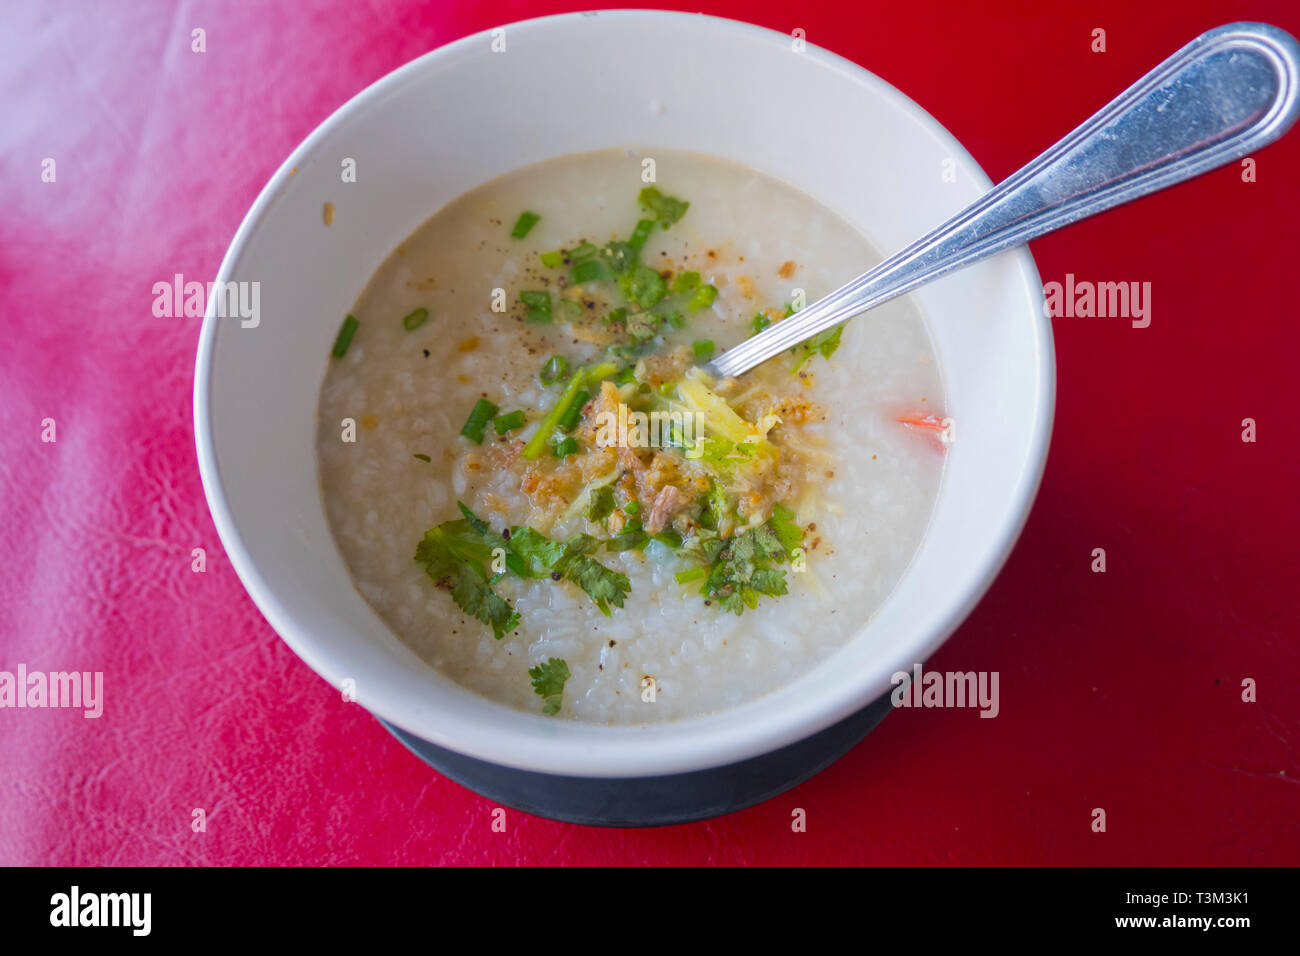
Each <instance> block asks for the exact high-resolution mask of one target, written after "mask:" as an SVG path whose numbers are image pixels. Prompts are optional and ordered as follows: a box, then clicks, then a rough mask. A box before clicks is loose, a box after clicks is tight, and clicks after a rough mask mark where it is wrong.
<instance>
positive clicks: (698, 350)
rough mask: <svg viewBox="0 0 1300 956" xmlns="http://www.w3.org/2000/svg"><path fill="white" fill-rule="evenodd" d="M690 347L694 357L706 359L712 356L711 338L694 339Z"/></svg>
mask: <svg viewBox="0 0 1300 956" xmlns="http://www.w3.org/2000/svg"><path fill="white" fill-rule="evenodd" d="M691 348H692V349H694V350H695V358H696V359H698V360H701V361H708V360H709V359H711V358H713V348H714V345H713V341H712V339H696V340H695V341H694V342H692V343H691Z"/></svg>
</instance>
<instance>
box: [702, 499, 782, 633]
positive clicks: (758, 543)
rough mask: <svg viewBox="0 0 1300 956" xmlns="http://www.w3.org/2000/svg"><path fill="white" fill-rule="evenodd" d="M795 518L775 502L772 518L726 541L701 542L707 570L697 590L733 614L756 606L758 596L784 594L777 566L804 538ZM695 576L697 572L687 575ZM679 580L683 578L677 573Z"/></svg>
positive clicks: (780, 572)
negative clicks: (702, 582)
mask: <svg viewBox="0 0 1300 956" xmlns="http://www.w3.org/2000/svg"><path fill="white" fill-rule="evenodd" d="M794 517H795V515H794V512H793V511H791V510H790V509H789V508H787V507H785V506H784V505H780V504H778V505H776V506H775V507H774V508H773V510H772V517H770V518H769V519H768V520H767V521H766V522H764V523H763V524H761V525H759V526H758V527H756V528H748V529H746V530H744V531H741V532H739V533H738V534H734V535H732V536H731V537H730V538H727V539H725V540H721V539H716V538H715V539H710V540H705V541H703V542H701V550H700V552H699V554H700V556H702V557H704V558H705V559H706V562H707V565H708V571H707V575H705V577H704V584H703V586H702V587H701V588H700V593H701V594H703V595H704V596H705V597H706V598H708V599H710V600H714V601H717V602H718V604H719V605H720V606H721V607H722V608H723V610H726V611H731V612H732V613H734V614H741V613H743V612H744V610H745V609H746V608H749V609H751V610H752V609H753V608H755V607H757V606H758V599H759V596H760V595H765V596H767V597H779V596H780V595H782V594H785V593H786V581H785V571H784V570H783V569H781V568H779V567H777V565H778V564H782V563H785V562H787V561H789V560H791V558H792V557H793V553H794V550H795V548H798V547H799V546H800V544H801V543H802V541H803V530H802V529H801V528H800V527H799V526H798V525H797V524H796V523H795V521H794ZM698 579H699V578H698V575H696V576H691V577H688V578H686V580H698ZM678 580H679V581H680V580H683V579H682V577H681V576H680V575H679V577H678Z"/></svg>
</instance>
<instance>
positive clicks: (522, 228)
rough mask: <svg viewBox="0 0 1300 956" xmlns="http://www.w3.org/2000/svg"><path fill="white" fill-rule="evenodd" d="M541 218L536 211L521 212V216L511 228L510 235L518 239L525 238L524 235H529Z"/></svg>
mask: <svg viewBox="0 0 1300 956" xmlns="http://www.w3.org/2000/svg"><path fill="white" fill-rule="evenodd" d="M541 218H542V217H541V216H539V215H537V213H535V212H521V213H520V214H519V218H518V219H516V220H515V227H514V228H513V229H511V230H510V235H512V236H514V237H515V238H516V239H522V238H524V236H526V235H528V233H529V232H530V231H531V230H532V228H533V226H535V225H537V223H538V221H540V220H541Z"/></svg>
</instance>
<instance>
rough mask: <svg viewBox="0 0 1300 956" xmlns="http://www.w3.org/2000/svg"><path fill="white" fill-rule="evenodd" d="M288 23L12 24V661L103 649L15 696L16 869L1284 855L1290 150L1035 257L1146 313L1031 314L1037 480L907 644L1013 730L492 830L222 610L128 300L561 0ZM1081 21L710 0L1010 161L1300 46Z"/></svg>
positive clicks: (324, 8)
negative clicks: (629, 824)
mask: <svg viewBox="0 0 1300 956" xmlns="http://www.w3.org/2000/svg"><path fill="white" fill-rule="evenodd" d="M307 6H308V5H306V4H301V5H300V4H271V3H244V2H234V0H232V2H201V3H199V2H196V3H186V4H172V3H166V2H163V0H140V2H134V0H113V2H67V0H62V2H57V3H36V2H28V0H19V2H17V3H13V2H11V3H8V4H6V5H5V11H4V14H3V16H0V51H2V53H3V55H0V103H3V121H2V122H0V144H2V148H0V209H3V215H0V293H2V294H0V309H3V316H4V320H3V326H2V329H0V336H2V337H0V670H3V671H9V672H13V671H15V670H16V669H17V667H18V666H19V665H20V664H21V665H24V666H25V667H26V668H27V669H28V670H29V671H35V670H42V671H54V670H83V671H102V672H103V674H104V694H103V696H104V704H103V714H102V716H101V717H99V718H97V719H88V718H85V717H83V716H82V715H81V713H80V711H72V710H67V709H54V708H47V709H15V708H3V709H0V863H3V864H37V863H56V864H163V865H169V864H319V863H383V862H395V863H405V864H427V863H462V864H463V863H541V864H559V863H568V864H581V863H587V864H598V863H616V862H622V863H649V864H664V863H688V862H707V863H825V862H846V863H951V862H964V863H1032V862H1047V863H1082V864H1136V863H1178V864H1194V863H1206V864H1296V863H1300V822H1298V820H1300V812H1298V811H1300V759H1298V758H1297V751H1296V741H1297V739H1300V694H1297V687H1298V684H1300V645H1298V644H1297V625H1298V624H1300V613H1298V612H1297V604H1296V592H1297V587H1296V582H1297V580H1298V579H1300V558H1297V553H1298V552H1300V549H1298V548H1297V543H1296V537H1297V531H1300V506H1298V505H1297V502H1296V497H1295V494H1296V486H1297V479H1300V450H1297V449H1298V448H1300V420H1298V419H1297V415H1296V407H1297V380H1298V376H1297V374H1296V363H1297V357H1298V356H1300V322H1298V317H1297V309H1296V305H1295V286H1294V282H1295V277H1296V273H1297V266H1296V253H1297V245H1298V243H1297V240H1296V235H1295V229H1296V223H1297V221H1298V220H1300V173H1298V171H1300V133H1292V134H1291V136H1290V137H1289V138H1288V139H1286V140H1284V141H1283V142H1282V143H1280V144H1278V145H1276V146H1273V147H1271V148H1269V149H1268V150H1266V151H1264V152H1262V153H1260V154H1259V156H1258V157H1256V158H1257V165H1256V168H1255V174H1256V176H1255V179H1256V181H1254V182H1243V179H1242V175H1241V170H1240V169H1239V168H1237V167H1235V166H1231V167H1226V168H1224V169H1221V170H1219V171H1217V172H1214V173H1211V174H1209V175H1208V176H1206V177H1203V178H1202V179H1200V180H1197V181H1195V182H1193V183H1189V184H1186V185H1183V186H1180V187H1177V188H1175V189H1173V190H1170V191H1168V192H1165V193H1162V194H1160V195H1158V196H1156V197H1154V198H1151V199H1149V200H1146V201H1144V202H1142V203H1140V204H1138V205H1135V206H1132V207H1128V208H1124V209H1121V210H1117V211H1115V212H1112V213H1108V214H1106V215H1104V216H1102V217H1101V218H1098V219H1095V220H1092V221H1089V222H1086V223H1084V224H1082V225H1079V226H1076V227H1074V228H1072V229H1070V230H1068V231H1067V232H1065V233H1061V234H1059V235H1056V236H1053V237H1049V238H1047V239H1045V240H1042V241H1040V242H1038V243H1036V244H1035V245H1034V248H1033V251H1034V254H1035V256H1036V258H1037V260H1038V264H1039V268H1040V271H1041V272H1042V275H1043V279H1044V281H1062V282H1063V281H1064V280H1065V276H1066V275H1067V274H1072V275H1074V276H1075V277H1076V279H1078V280H1088V281H1094V282H1101V281H1141V282H1150V283H1151V289H1152V297H1151V323H1150V325H1149V327H1147V328H1134V327H1133V326H1132V324H1131V323H1130V322H1129V321H1127V320H1123V319H1099V318H1068V317H1063V318H1058V319H1057V320H1055V322H1054V326H1055V334H1056V346H1057V356H1058V362H1059V382H1058V404H1057V412H1056V428H1055V434H1054V441H1053V446H1052V452H1051V457H1050V460H1049V462H1048V466H1047V472H1046V476H1045V478H1044V481H1043V485H1042V491H1041V493H1040V495H1039V498H1038V501H1037V504H1036V506H1035V508H1034V511H1033V513H1032V515H1031V517H1030V519H1029V522H1028V525H1027V527H1026V528H1025V532H1024V536H1023V538H1022V539H1021V542H1020V544H1019V546H1018V547H1017V549H1016V550H1015V552H1014V554H1013V555H1012V557H1011V559H1010V561H1009V562H1008V564H1007V566H1006V568H1005V569H1004V571H1003V572H1002V574H1001V576H1000V577H999V579H998V580H997V582H996V584H995V585H994V587H993V588H992V590H991V591H990V593H989V594H988V596H987V597H986V598H985V599H984V601H983V603H982V604H981V605H980V606H979V608H978V609H977V610H976V611H975V613H974V614H973V615H972V617H971V618H970V619H969V621H968V622H967V623H966V624H965V625H964V626H963V627H962V628H961V629H960V630H959V631H958V632H957V633H956V634H955V635H954V636H953V638H952V639H951V640H950V641H949V642H948V643H947V644H946V645H945V646H944V648H943V649H942V650H941V651H940V652H939V653H938V654H937V655H936V656H935V657H934V658H933V659H932V660H931V661H930V662H929V666H930V667H932V668H934V669H938V670H963V671H964V670H990V671H993V670H996V671H998V672H999V673H1000V675H1001V683H1000V691H1001V695H1000V696H1001V712H1000V714H999V716H998V717H997V718H996V719H993V720H982V719H979V718H978V716H977V713H976V712H975V711H972V710H913V711H900V712H898V713H896V714H893V715H892V716H890V718H889V719H888V720H886V721H885V723H884V724H883V725H881V727H880V728H879V729H878V730H876V731H875V732H874V733H872V734H871V735H870V736H869V737H868V738H867V739H866V740H865V741H864V742H863V743H862V744H860V745H859V746H858V747H857V748H856V749H854V750H853V751H852V752H851V753H850V754H849V755H848V756H847V757H845V758H844V759H843V760H841V761H840V762H839V763H837V764H836V765H835V766H833V767H832V768H831V769H830V770H828V771H826V772H825V773H823V774H821V775H820V776H818V777H816V778H815V779H813V780H812V781H810V782H808V783H806V784H804V785H803V786H800V787H799V788H797V789H796V790H794V791H791V792H790V793H787V794H786V795H784V796H782V797H779V798H777V799H775V800H772V801H769V802H768V803H766V804H763V805H761V806H758V807H755V808H753V809H751V810H748V811H745V812H742V813H738V814H735V815H733V816H730V817H726V818H723V819H719V820H715V821H712V822H707V823H701V824H696V825H689V826H679V827H671V828H666V829H659V830H644V831H606V830H599V829H590V828H583V827H577V826H569V825H564V824H559V823H554V822H551V821H547V820H543V819H538V818H532V817H529V816H527V815H524V814H521V813H517V812H510V813H508V814H507V827H506V830H505V832H503V833H502V832H494V830H493V828H492V826H491V823H492V811H493V805H492V804H490V803H489V802H488V801H486V800H483V799H481V798H479V797H477V796H475V795H474V794H472V793H470V792H468V791H466V790H463V789H461V788H460V787H459V786H457V785H456V784H454V783H451V782H450V781H448V780H446V779H444V778H442V777H440V776H439V775H438V774H437V773H436V772H434V771H433V770H431V769H429V768H428V767H426V766H425V765H423V764H422V763H420V762H419V761H417V760H416V759H415V758H414V757H413V756H411V754H409V753H408V752H407V751H406V750H405V749H404V748H403V747H402V746H401V745H400V744H398V742H397V741H396V740H394V739H393V738H392V737H391V736H390V735H389V734H388V732H387V731H385V730H384V729H383V728H382V727H381V726H380V725H379V724H378V723H377V722H376V721H375V720H374V719H373V718H372V717H370V716H369V715H368V714H367V713H366V712H365V711H363V710H361V709H359V708H358V707H357V706H355V705H352V704H348V703H345V702H344V701H343V700H341V699H340V695H339V694H338V693H336V692H335V691H334V690H332V689H331V688H330V687H329V686H327V685H326V684H325V682H324V681H322V680H321V679H319V678H318V677H316V675H315V674H314V673H313V672H312V671H311V670H310V669H308V667H307V666H306V665H305V664H303V663H302V662H301V661H299V660H298V659H297V657H295V656H294V654H293V653H292V652H291V651H289V649H288V648H287V647H285V646H284V645H283V644H282V643H281V642H280V640H279V639H278V638H277V637H276V635H275V634H274V632H273V631H272V630H271V629H270V627H269V626H268V625H267V624H266V622H265V621H264V620H263V619H262V617H261V616H260V614H259V613H258V612H257V610H256V609H255V608H254V606H253V604H252V602H251V601H250V600H249V599H248V597H247V596H246V595H245V593H244V591H243V589H242V587H241V586H240V583H239V581H238V579H237V578H236V577H235V575H234V573H233V571H232V570H231V568H230V566H229V563H228V562H227V560H226V559H225V556H224V554H223V552H222V550H221V546H220V542H219V541H218V540H217V537H216V532H215V530H214V528H213V525H212V521H211V519H210V518H209V515H208V510H207V506H206V504H205V502H204V499H203V493H202V489H201V487H200V483H199V477H198V470H197V466H196V463H195V454H194V441H193V425H192V412H191V390H192V386H193V361H194V350H195V342H196V338H197V335H198V329H199V320H197V319H193V318H157V317H155V316H154V315H153V312H152V309H151V305H152V302H153V294H152V292H151V289H152V286H153V283H155V282H158V281H169V280H170V279H171V277H172V276H173V275H174V274H175V273H183V274H184V275H185V276H186V277H187V278H194V279H200V280H203V281H206V280H207V279H210V278H211V277H213V276H214V275H215V273H216V270H217V265H218V263H219V261H220V258H221V256H222V253H223V252H224V250H225V247H226V245H227V243H228V242H229V240H230V238H231V236H232V235H233V233H234V231H235V228H236V226H237V225H238V224H239V222H240V220H241V218H242V217H243V215H244V213H245V211H246V210H247V209H248V206H249V205H250V203H251V202H252V200H253V198H254V196H255V195H256V194H257V192H258V190H259V189H260V188H261V187H262V185H263V183H264V182H265V181H266V180H267V178H268V177H269V175H270V174H271V172H272V171H273V170H274V169H275V168H276V167H277V165H278V164H279V163H280V162H281V161H282V160H283V158H284V157H285V156H286V155H287V154H288V153H289V151H290V150H291V149H292V148H293V147H294V146H295V145H296V144H297V143H298V142H299V141H300V140H301V139H302V138H303V137H304V136H305V135H306V134H307V133H308V132H310V131H311V130H312V129H313V128H314V127H315V126H316V125H317V124H318V123H319V122H320V121H321V120H323V119H324V118H325V117H326V116H327V115H328V114H329V113H330V112H331V111H333V110H334V109H335V108H336V107H337V106H339V105H340V104H341V103H343V102H344V101H345V100H346V99H347V98H349V97H350V96H352V95H353V94H354V93H356V92H357V91H359V90H360V89H362V88H363V87H364V86H366V85H367V84H369V83H371V82H372V81H374V80H376V79H378V78H379V77H381V76H383V75H384V74H386V73H388V72H389V71H390V70H392V69H394V68H395V67H397V66H399V65H401V64H402V63H405V62H406V61H408V60H410V59H412V58H413V57H415V56H417V55H419V54H421V53H423V52H425V51H427V50H429V49H430V48H432V47H434V46H437V45H439V44H442V43H446V42H448V41H451V40H453V39H456V38H458V37H461V36H464V35H466V34H468V33H471V32H475V31H478V30H481V29H486V28H490V27H492V26H495V25H499V24H501V23H506V22H509V21H512V20H517V19H523V18H526V17H530V16H535V15H540V14H544V13H554V12H559V11H562V10H565V9H571V8H570V7H566V6H563V5H556V4H548V3H536V2H501V3H496V4H495V5H492V6H491V7H490V8H489V5H486V4H485V5H470V4H463V5H462V4H427V3H418V2H397V0H392V2H386V0H375V2H371V3H356V2H354V0H343V2H338V3H322V4H312V5H310V6H311V7H312V9H311V10H306V9H300V7H301V8H305V7H307ZM1065 6H1066V5H1058V4H1045V3H1041V2H1035V0H1011V2H999V3H992V4H984V3H978V4H973V3H936V2H924V0H919V2H911V3H906V4H894V3H890V4H886V3H865V4H864V3H852V4H850V3H844V4H842V5H830V4H827V5H809V4H805V5H798V6H796V7H791V6H790V5H789V4H778V3H772V2H766V0H752V2H746V3H739V2H726V3H710V4H707V5H706V6H705V12H710V13H716V14H719V15H723V16H732V17H736V18H740V19H746V20H750V21H753V22H756V23H759V24H762V25H765V26H769V27H772V28H774V29H777V30H781V31H783V32H789V31H791V30H793V29H795V28H802V29H803V30H805V31H806V34H807V38H808V40H809V42H812V43H817V44H821V45H824V46H827V47H829V48H830V49H831V50H834V51H835V52H837V53H840V54H843V55H845V56H848V57H850V58H852V59H853V60H855V61H857V62H858V63H861V64H863V65H864V66H866V67H867V68H868V69H870V70H872V71H874V72H876V73H877V74H879V75H880V76H882V77H883V78H885V79H886V80H888V81H889V82H891V83H893V84H895V85H896V86H898V87H899V88H900V89H901V90H902V91H903V92H904V93H907V94H908V95H909V96H911V97H913V98H914V99H915V100H916V101H917V102H919V103H920V104H921V105H922V106H923V107H925V108H926V109H928V110H929V111H930V112H931V113H932V114H933V115H934V116H935V117H936V118H937V119H938V120H939V121H940V122H942V123H944V124H945V125H946V126H947V127H948V128H949V129H950V130H952V131H953V133H954V134H956V136H957V137H958V138H959V139H961V140H962V141H963V142H964V143H965V144H966V146H967V147H968V148H969V149H970V151H971V152H972V153H973V154H974V156H975V158H976V159H977V160H978V161H979V162H980V163H981V164H982V165H983V166H984V168H985V169H986V170H987V171H988V173H989V175H990V176H991V177H993V178H994V179H995V180H996V179H1000V178H1002V177H1003V176H1005V175H1007V174H1008V173H1010V172H1012V171H1013V170H1014V169H1015V168H1017V167H1018V166H1019V165H1020V164H1021V163H1022V162H1023V161H1025V160H1027V159H1029V158H1030V157H1032V156H1033V155H1035V154H1036V153H1037V152H1039V151H1040V150H1041V149H1042V148H1044V147H1046V146H1047V145H1048V144H1049V143H1051V142H1052V141H1053V140H1055V139H1056V138H1057V137H1058V136H1060V135H1061V134H1063V133H1064V132H1066V131H1067V130H1069V129H1070V128H1072V127H1073V126H1074V125H1075V124H1076V123H1077V122H1078V121H1079V120H1082V119H1083V118H1084V117H1085V116H1087V115H1088V114H1090V113H1091V112H1092V111H1093V110H1094V109H1095V108H1096V107H1098V106H1100V105H1101V104H1102V103H1104V102H1105V101H1106V100H1108V99H1109V98H1110V97H1112V96H1113V95H1115V94H1116V93H1118V92H1119V91H1120V90H1121V89H1123V88H1124V87H1125V86H1127V85H1128V83H1129V82H1131V81H1132V80H1133V79H1135V78H1136V77H1137V76H1138V75H1139V74H1140V73H1142V72H1144V71H1145V70H1146V69H1148V68H1149V67H1151V66H1153V65H1154V64H1155V63H1156V62H1157V61H1159V60H1160V59H1162V58H1163V57H1164V56H1166V55H1167V54H1168V53H1170V52H1172V51H1173V50H1174V49H1176V48H1177V47H1178V46H1180V45H1182V44H1183V43H1184V42H1186V41H1187V40H1189V39H1191V38H1192V37H1193V36H1194V35H1196V34H1197V33H1199V32H1201V31H1203V30H1205V29H1208V28H1210V27H1212V26H1216V25H1218V24H1220V23H1225V22H1229V21H1232V20H1239V19H1259V20H1266V21H1269V22H1272V23H1276V24H1277V25H1279V26H1282V27H1284V28H1286V29H1288V30H1290V31H1291V32H1293V33H1300V8H1298V7H1296V5H1295V4H1294V3H1293V2H1290V0H1260V2H1254V3H1244V2H1242V3H1238V2H1229V0H1184V2H1180V3H1177V4H1173V3H1168V4H1164V3H1161V4H1150V5H1136V4H1130V3H1126V2H1095V3H1090V4H1081V5H1078V7H1079V9H1063V8H1064V7H1065ZM690 8H691V9H694V8H695V6H694V5H691V7H690ZM572 9H578V7H574V8H572ZM195 28H202V29H203V30H205V32H206V52H205V53H203V54H197V53H194V52H192V50H191V31H192V30H193V29H195ZM1096 28H1101V29H1104V30H1105V31H1106V51H1105V52H1104V53H1096V52H1093V51H1092V49H1091V46H1092V42H1093V41H1092V31H1093V30H1094V29H1096ZM593 81H594V82H597V81H598V80H597V79H596V78H593ZM813 133H814V131H811V130H809V131H806V135H809V136H811V135H813ZM792 135H805V133H801V132H800V131H799V130H798V129H797V128H796V129H793V130H792ZM47 158H50V159H54V160H55V167H54V168H55V170H56V173H55V177H54V182H45V181H43V177H42V173H43V170H44V169H45V168H46V167H45V166H44V165H43V161H44V160H45V159H47ZM1246 418H1252V419H1254V420H1255V422H1256V429H1257V436H1256V437H1257V440H1256V441H1254V442H1244V441H1242V431H1243V425H1242V422H1243V419H1246ZM46 419H52V420H53V421H54V427H55V433H54V434H55V437H56V438H57V440H56V441H54V442H49V441H43V440H42V435H43V432H46V431H47V429H48V426H46V425H43V422H44V420H46ZM195 548H204V549H205V551H206V554H207V567H206V571H204V572H203V573H196V572H194V571H193V570H192V561H193V559H192V556H191V555H192V552H193V549H195ZM1095 548H1104V549H1105V551H1106V558H1107V570H1106V572H1105V573H1104V574H1100V573H1094V572H1093V571H1092V570H1091V564H1092V561H1093V558H1092V552H1093V549H1095ZM1246 680H1250V681H1253V682H1254V685H1255V688H1256V691H1255V693H1256V695H1257V699H1256V700H1254V701H1253V702H1248V701H1243V699H1242V696H1243V681H1246ZM196 808H198V809H202V810H204V812H205V815H206V830H204V831H203V832H195V831H194V829H193V828H192V826H191V821H192V819H193V817H192V813H193V811H194V810H195V809H196ZM798 808H802V809H803V810H805V811H806V814H807V831H806V832H802V833H797V832H792V828H791V820H792V813H793V811H794V810H795V809H798ZM1094 808H1103V809H1105V811H1106V819H1107V826H1106V831H1105V832H1104V833H1098V832H1094V831H1093V829H1092V826H1091V823H1092V819H1093V816H1092V811H1093V810H1094Z"/></svg>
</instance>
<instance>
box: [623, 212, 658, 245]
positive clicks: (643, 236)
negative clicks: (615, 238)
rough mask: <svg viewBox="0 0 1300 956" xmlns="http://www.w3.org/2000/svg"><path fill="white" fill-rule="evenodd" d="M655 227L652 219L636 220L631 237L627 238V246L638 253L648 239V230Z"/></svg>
mask: <svg viewBox="0 0 1300 956" xmlns="http://www.w3.org/2000/svg"><path fill="white" fill-rule="evenodd" d="M654 227H655V223H654V220H653V219H638V220H637V222H636V228H635V229H633V230H632V235H630V236H628V239H627V244H628V245H629V246H631V247H632V250H633V251H634V252H637V253H639V252H640V251H641V249H642V247H644V246H645V243H646V240H647V239H649V238H650V230H651V229H653V228H654Z"/></svg>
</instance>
